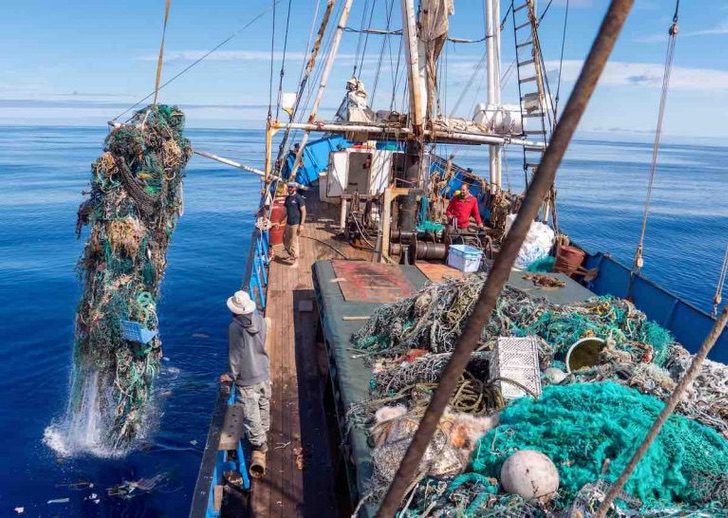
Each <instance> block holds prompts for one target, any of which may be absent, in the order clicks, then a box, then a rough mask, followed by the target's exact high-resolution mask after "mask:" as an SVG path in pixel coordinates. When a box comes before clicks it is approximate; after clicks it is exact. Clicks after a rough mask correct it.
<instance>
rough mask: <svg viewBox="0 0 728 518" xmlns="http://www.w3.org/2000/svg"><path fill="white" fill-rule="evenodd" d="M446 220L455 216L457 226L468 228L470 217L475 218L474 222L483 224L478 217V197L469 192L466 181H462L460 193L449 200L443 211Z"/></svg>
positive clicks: (480, 225)
mask: <svg viewBox="0 0 728 518" xmlns="http://www.w3.org/2000/svg"><path fill="white" fill-rule="evenodd" d="M445 214H446V215H447V218H448V221H451V220H452V218H455V221H456V223H457V227H458V228H468V227H469V226H470V217H471V216H472V217H473V218H474V219H475V223H476V224H477V225H478V226H479V227H482V226H483V221H482V220H481V219H480V211H479V210H478V199H477V198H476V197H475V196H473V195H472V194H470V187H469V186H468V184H467V183H463V185H462V186H461V187H460V193H459V194H455V196H453V197H452V199H451V200H450V203H449V204H448V206H447V210H446V211H445Z"/></svg>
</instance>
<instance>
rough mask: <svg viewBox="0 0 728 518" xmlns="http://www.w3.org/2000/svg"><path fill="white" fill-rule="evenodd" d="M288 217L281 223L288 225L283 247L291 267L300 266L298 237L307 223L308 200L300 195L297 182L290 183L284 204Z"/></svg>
mask: <svg viewBox="0 0 728 518" xmlns="http://www.w3.org/2000/svg"><path fill="white" fill-rule="evenodd" d="M284 205H285V207H286V217H285V219H284V220H283V221H282V222H281V223H280V224H281V225H286V231H285V232H284V234H283V246H284V248H285V249H286V252H288V255H289V256H290V261H291V266H298V236H300V235H301V231H302V230H303V225H304V223H305V222H306V199H305V198H304V197H303V196H301V195H300V194H299V193H298V184H297V183H296V182H289V183H288V196H286V200H285V202H284Z"/></svg>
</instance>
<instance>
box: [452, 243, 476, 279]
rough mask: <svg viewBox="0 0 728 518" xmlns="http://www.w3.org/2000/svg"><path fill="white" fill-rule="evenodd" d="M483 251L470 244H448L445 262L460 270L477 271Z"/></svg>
mask: <svg viewBox="0 0 728 518" xmlns="http://www.w3.org/2000/svg"><path fill="white" fill-rule="evenodd" d="M482 257H483V251H482V250H479V249H477V248H475V247H474V246H470V245H450V248H449V249H448V252H447V264H448V266H452V267H453V268H457V269H458V270H460V271H461V272H466V273H467V272H477V271H478V269H479V268H480V260H481V259H482Z"/></svg>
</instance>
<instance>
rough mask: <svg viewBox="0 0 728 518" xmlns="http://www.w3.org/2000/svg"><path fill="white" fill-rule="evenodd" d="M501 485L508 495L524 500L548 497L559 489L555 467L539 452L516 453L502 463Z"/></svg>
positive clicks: (525, 451) (557, 473)
mask: <svg viewBox="0 0 728 518" xmlns="http://www.w3.org/2000/svg"><path fill="white" fill-rule="evenodd" d="M501 483H502V484H503V489H505V490H506V492H508V493H512V494H516V495H520V496H522V497H523V498H525V499H526V500H532V499H534V498H541V497H545V496H550V495H553V494H554V493H556V491H557V490H558V489H559V472H558V471H557V470H556V466H554V463H553V462H551V459H549V458H548V457H547V456H546V455H544V454H543V453H541V452H540V451H534V450H521V451H517V452H516V453H514V454H513V455H511V456H510V457H508V459H506V461H505V462H504V463H503V467H502V468H501Z"/></svg>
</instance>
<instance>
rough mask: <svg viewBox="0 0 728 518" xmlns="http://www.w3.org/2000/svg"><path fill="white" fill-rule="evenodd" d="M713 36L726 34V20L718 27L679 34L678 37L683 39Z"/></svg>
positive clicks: (727, 25)
mask: <svg viewBox="0 0 728 518" xmlns="http://www.w3.org/2000/svg"><path fill="white" fill-rule="evenodd" d="M713 34H728V20H723V21H722V22H721V23H719V24H718V25H715V26H713V27H709V28H707V29H702V30H699V31H686V32H679V33H678V36H682V37H683V38H690V37H692V36H707V35H713Z"/></svg>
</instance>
